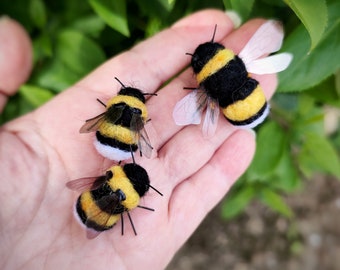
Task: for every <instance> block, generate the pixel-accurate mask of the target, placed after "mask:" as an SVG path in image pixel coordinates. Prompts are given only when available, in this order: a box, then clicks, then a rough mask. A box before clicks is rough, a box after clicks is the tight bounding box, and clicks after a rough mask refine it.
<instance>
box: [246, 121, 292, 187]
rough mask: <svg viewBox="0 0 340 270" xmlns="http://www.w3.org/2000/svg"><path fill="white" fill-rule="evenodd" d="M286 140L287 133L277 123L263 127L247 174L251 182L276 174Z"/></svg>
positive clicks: (266, 124) (269, 123) (268, 123)
mask: <svg viewBox="0 0 340 270" xmlns="http://www.w3.org/2000/svg"><path fill="white" fill-rule="evenodd" d="M285 140H286V138H285V133H284V131H283V130H282V129H281V128H280V126H279V125H278V124H277V123H275V122H267V123H265V124H264V125H262V126H261V128H260V130H259V132H258V135H257V139H256V141H257V147H256V152H255V156H254V159H253V162H252V163H251V165H250V167H249V169H248V172H247V173H248V175H249V176H250V179H249V180H250V181H252V180H255V181H257V180H259V179H264V178H265V177H266V176H268V175H269V174H273V173H274V172H275V170H276V167H277V165H278V164H279V162H280V160H281V157H282V154H283V150H284V147H285V145H286V144H285Z"/></svg>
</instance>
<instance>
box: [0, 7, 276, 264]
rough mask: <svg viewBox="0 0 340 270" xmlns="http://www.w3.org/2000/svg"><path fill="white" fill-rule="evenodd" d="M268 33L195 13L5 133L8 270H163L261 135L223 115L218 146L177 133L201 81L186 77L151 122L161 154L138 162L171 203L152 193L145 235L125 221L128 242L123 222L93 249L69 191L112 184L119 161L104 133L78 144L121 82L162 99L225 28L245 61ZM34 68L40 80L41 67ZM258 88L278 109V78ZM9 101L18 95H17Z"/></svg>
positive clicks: (193, 131)
mask: <svg viewBox="0 0 340 270" xmlns="http://www.w3.org/2000/svg"><path fill="white" fill-rule="evenodd" d="M263 22H264V21H263V20H260V19H257V20H252V21H249V22H247V23H246V24H244V25H243V26H242V27H240V28H238V29H237V30H233V24H232V22H231V20H230V19H229V18H228V17H227V16H226V15H225V14H224V13H222V12H221V11H216V10H205V11H201V12H198V13H195V14H193V15H190V16H189V17H186V18H184V19H182V20H180V21H179V22H177V23H176V24H174V25H173V26H172V27H171V28H169V29H166V30H164V31H163V32H161V33H159V34H157V35H155V36H154V37H152V38H150V39H148V40H146V41H144V42H141V43H140V44H138V45H137V46H135V47H134V48H132V49H130V50H129V51H127V52H124V53H122V54H120V55H118V56H116V57H114V58H112V59H111V60H109V61H107V62H106V63H104V64H103V65H102V66H100V67H98V68H97V69H96V70H94V71H93V72H92V73H91V74H89V75H88V76H86V77H85V78H83V79H82V80H81V81H79V82H78V83H77V84H75V85H74V86H72V87H70V88H69V89H67V90H66V91H64V92H63V93H61V94H60V95H58V96H56V97H55V98H54V99H53V100H51V101H50V102H48V103H47V104H45V105H44V106H42V107H40V108H39V109H37V110H36V111H34V112H32V113H29V114H27V115H25V116H23V117H21V118H18V119H16V120H14V121H11V122H9V123H7V124H6V125H4V126H2V127H1V128H0V170H1V180H0V181H1V182H2V183H1V186H2V187H1V190H0V204H1V210H0V211H1V212H0V268H1V269H56V268H58V269H94V268H95V269H107V268H108V267H110V268H112V267H115V268H116V269H136V266H138V267H139V268H140V269H164V268H165V267H166V265H167V264H168V263H169V261H170V260H171V258H172V257H173V255H174V254H175V252H176V251H177V250H178V249H179V248H180V247H181V245H182V244H183V243H184V242H185V241H186V240H187V239H188V238H189V236H190V235H191V234H192V233H193V231H194V230H195V229H196V228H197V226H198V225H199V223H200V222H201V221H202V219H203V218H204V217H205V216H206V215H207V213H208V212H209V211H210V210H211V209H212V208H213V207H214V206H215V205H216V204H217V203H218V202H219V201H220V200H221V199H222V198H223V196H225V194H226V193H227V191H228V190H229V189H230V187H231V185H232V184H233V183H234V182H235V181H236V180H237V178H238V177H239V176H240V175H241V174H242V173H243V172H244V171H245V170H246V168H247V167H248V165H249V163H250V161H251V159H252V157H253V154H254V150H255V136H254V133H253V132H252V131H247V130H238V129H236V128H234V127H232V126H231V125H229V124H228V123H227V122H226V120H225V119H223V118H222V116H221V114H220V117H221V118H220V119H219V123H218V128H217V131H216V134H215V135H214V136H213V137H212V138H210V139H204V138H203V137H202V132H201V129H200V127H199V126H187V127H179V126H176V125H175V124H174V121H173V119H172V110H173V107H174V105H175V104H176V102H177V101H178V100H180V98H182V97H183V96H184V95H186V94H187V93H188V92H186V91H184V90H182V88H183V86H195V85H196V82H195V78H194V76H193V72H192V70H191V69H187V70H186V71H184V72H183V73H181V74H180V75H179V76H178V77H176V78H175V79H174V80H173V81H171V83H170V84H167V85H166V86H165V87H163V88H161V90H160V91H158V96H153V97H150V98H149V100H148V102H147V106H148V110H149V117H150V118H151V119H152V121H150V122H149V123H148V124H147V125H146V130H147V131H148V135H149V137H150V141H151V143H152V145H153V147H154V149H155V151H154V153H153V157H152V158H151V159H146V158H140V157H137V156H136V161H137V163H138V164H140V165H141V166H143V167H144V168H145V169H146V170H147V171H148V174H149V176H150V179H151V184H152V185H153V186H154V187H156V188H157V189H158V190H160V191H161V192H162V193H163V194H164V196H163V197H161V196H159V195H158V194H157V193H156V192H154V191H152V190H150V191H149V192H148V193H147V194H146V196H145V197H143V198H142V199H141V202H140V204H141V205H144V206H148V207H152V208H154V209H155V212H150V211H147V210H143V209H134V210H133V211H131V216H132V219H133V222H134V225H135V227H136V229H137V232H138V236H134V234H133V231H132V228H131V226H130V224H129V222H128V219H127V217H126V216H125V219H124V221H125V226H124V231H125V235H124V236H122V235H121V234H120V231H121V225H120V223H119V222H118V223H117V225H116V226H115V227H114V228H113V229H112V230H110V231H107V232H105V233H101V234H100V235H99V236H98V237H97V238H95V239H92V240H89V239H87V238H86V233H85V231H84V229H83V228H82V227H81V226H80V225H79V223H77V221H76V220H75V218H74V216H73V211H72V210H73V205H74V202H75V200H76V198H77V196H78V195H79V193H77V192H74V191H71V190H69V189H67V188H66V187H65V183H66V182H67V181H69V180H72V179H77V178H81V177H87V176H97V175H101V174H103V172H104V171H105V170H106V169H107V168H109V167H110V166H111V165H112V164H113V162H112V161H109V160H105V159H104V158H103V157H101V156H100V155H99V154H98V153H97V152H96V151H95V149H94V147H93V143H92V142H93V137H94V134H93V133H90V134H79V132H78V131H79V128H80V127H81V126H82V124H83V123H84V120H85V119H88V118H91V117H93V116H95V115H97V114H99V113H101V112H102V111H103V107H102V105H101V104H99V103H98V102H96V98H100V99H101V100H103V101H105V102H106V101H107V100H108V99H109V98H110V97H111V96H113V95H115V94H116V93H117V92H118V91H119V87H120V86H119V85H118V83H116V82H115V80H114V76H117V77H118V78H119V79H120V80H121V81H122V82H124V84H126V85H133V86H135V87H138V88H140V89H142V90H143V91H144V92H149V93H150V92H156V91H157V90H158V89H159V88H160V87H161V86H162V84H163V83H164V82H166V81H167V80H168V79H169V78H171V77H173V76H175V74H177V73H178V72H179V71H180V70H182V69H183V68H184V67H186V66H187V65H188V63H189V61H190V58H188V56H186V55H185V53H186V52H193V51H194V49H195V48H196V46H197V45H198V44H200V43H202V42H205V41H207V40H210V38H211V35H212V31H213V27H214V25H215V24H217V25H218V29H217V33H216V37H215V40H216V41H218V42H221V43H223V44H224V45H225V46H227V47H228V48H231V49H233V50H234V51H235V52H236V53H238V52H239V51H240V50H241V49H242V48H243V46H244V45H245V44H246V42H247V41H248V40H249V38H250V37H251V36H252V34H253V33H254V32H255V31H256V29H257V28H258V27H259V26H260V25H261V24H262V23H263ZM12 23H13V22H12ZM0 27H1V28H3V27H5V26H4V25H2V24H0ZM7 27H8V25H7ZM2 31H3V30H2ZM0 33H1V31H0ZM23 34H24V35H25V33H24V32H23V31H16V32H12V39H17V42H19V43H20V40H21V39H22V38H23V36H22V35H23ZM18 46H19V45H18ZM29 48H30V47H29V46H28V47H27V46H22V48H21V49H20V52H21V53H19V54H11V55H7V56H6V57H8V59H7V60H6V61H5V63H4V61H0V65H4V64H6V63H10V62H11V61H14V62H16V63H20V61H23V59H21V60H20V59H16V58H24V57H27V54H30V51H29ZM5 49H6V48H4V46H2V47H1V48H0V50H1V51H4V50H5ZM2 57H5V55H3V56H2ZM20 68H23V66H21V65H17V66H16V67H15V68H12V73H11V75H8V76H11V77H10V78H9V79H10V80H11V81H15V82H16V84H15V86H19V85H20V83H22V81H23V78H26V77H25V76H23V77H18V76H17V73H16V71H15V70H16V69H17V70H19V69H20ZM25 69H27V70H26V71H25V72H27V73H29V70H30V69H31V66H29V65H28V66H25ZM3 70H4V67H1V68H0V71H1V72H2V73H3ZM25 72H23V73H25ZM2 73H1V76H0V77H2V75H3V74H2ZM16 76H17V77H16ZM254 77H255V76H254ZM256 79H258V80H259V81H260V83H261V85H262V87H263V89H264V91H265V93H266V96H267V97H268V98H269V97H270V96H271V95H272V94H273V92H274V89H275V87H276V76H275V75H265V76H256ZM1 90H2V91H1V93H2V94H5V95H10V94H13V88H10V87H8V88H7V87H3V88H2V89H1Z"/></svg>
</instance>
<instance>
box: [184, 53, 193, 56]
mask: <svg viewBox="0 0 340 270" xmlns="http://www.w3.org/2000/svg"><path fill="white" fill-rule="evenodd" d="M185 54H186V55H190V56H193V54H192V53H188V52H187V53H185Z"/></svg>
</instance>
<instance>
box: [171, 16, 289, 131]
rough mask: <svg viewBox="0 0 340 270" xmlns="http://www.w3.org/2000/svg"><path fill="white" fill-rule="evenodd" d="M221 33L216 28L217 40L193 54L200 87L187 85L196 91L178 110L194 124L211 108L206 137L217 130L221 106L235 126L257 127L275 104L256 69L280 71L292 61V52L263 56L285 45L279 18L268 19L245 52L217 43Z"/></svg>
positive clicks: (178, 118) (183, 120) (178, 116)
mask: <svg viewBox="0 0 340 270" xmlns="http://www.w3.org/2000/svg"><path fill="white" fill-rule="evenodd" d="M215 32H216V27H215V30H214V35H213V38H212V40H211V41H210V42H206V43H203V44H201V45H199V46H198V47H197V48H196V50H195V52H194V53H193V54H189V55H191V56H192V58H191V66H192V69H193V71H194V73H195V74H196V79H197V82H198V85H199V86H198V88H189V87H186V89H192V90H194V91H192V92H191V93H190V94H188V95H186V96H185V97H184V98H183V99H181V100H180V101H179V102H178V103H177V104H176V105H175V108H174V111H173V118H174V120H175V123H176V124H177V125H189V124H199V123H200V122H201V114H202V112H203V110H204V109H205V108H207V110H206V115H205V118H204V121H203V126H202V131H203V134H204V136H205V137H209V136H212V135H213V134H214V133H215V130H216V127H217V120H218V115H219V111H220V108H221V109H222V112H223V114H224V116H225V118H226V119H227V120H228V121H229V122H230V123H231V124H233V125H235V126H239V127H245V128H253V127H255V126H257V125H258V124H260V123H261V122H262V121H263V120H264V119H265V118H266V116H267V115H268V113H269V105H268V103H267V101H266V97H265V95H264V92H263V90H262V88H261V86H260V85H259V82H258V81H257V80H255V79H254V78H252V77H251V74H250V73H256V74H270V73H276V72H279V71H282V70H284V69H286V68H287V67H288V65H289V63H290V62H291V60H292V55H291V54H289V53H281V54H277V55H273V56H269V57H265V58H261V57H263V56H264V55H266V54H268V53H272V52H276V51H278V50H279V49H280V48H281V45H282V40H283V31H282V27H281V25H280V24H278V23H277V22H276V21H268V22H266V23H264V24H263V25H262V26H261V27H260V28H259V29H258V30H257V31H256V33H255V34H254V35H253V36H252V38H251V39H250V40H249V42H248V43H247V44H246V46H245V47H244V48H243V50H242V51H241V52H240V53H239V55H236V54H235V53H234V52H233V51H232V50H230V49H227V48H225V47H224V46H223V45H221V44H219V43H217V42H214V36H215ZM258 58H261V59H258Z"/></svg>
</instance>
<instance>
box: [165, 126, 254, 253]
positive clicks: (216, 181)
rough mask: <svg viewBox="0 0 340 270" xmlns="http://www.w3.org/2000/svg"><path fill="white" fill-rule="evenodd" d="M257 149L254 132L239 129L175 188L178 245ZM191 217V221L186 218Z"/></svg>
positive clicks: (173, 224) (172, 217)
mask: <svg viewBox="0 0 340 270" xmlns="http://www.w3.org/2000/svg"><path fill="white" fill-rule="evenodd" d="M254 152H255V138H254V134H253V133H252V132H249V131H245V130H238V131H236V132H235V133H233V134H232V135H231V136H230V138H229V139H228V140H227V141H226V142H225V143H224V144H223V145H222V146H221V148H220V149H219V150H218V151H217V152H216V154H215V155H214V156H213V157H212V158H211V160H210V161H209V162H208V163H207V164H206V165H205V166H204V167H203V168H202V169H200V170H199V171H198V172H197V173H196V174H195V175H194V176H193V177H191V178H190V179H188V180H187V181H184V182H182V183H180V184H179V185H178V186H177V187H176V188H175V190H174V192H173V194H172V196H171V200H170V204H169V212H168V214H169V222H170V226H169V227H170V228H173V231H172V232H170V233H171V235H173V236H174V238H173V239H178V240H179V242H176V244H177V247H178V246H180V245H182V243H183V242H184V241H185V240H186V239H187V238H188V237H189V236H190V234H191V233H192V232H193V231H194V229H195V228H196V227H197V226H198V225H199V223H200V222H201V221H202V219H203V218H204V217H205V216H206V214H207V213H208V212H209V211H210V210H211V209H212V208H213V207H214V206H215V205H216V204H217V203H218V202H219V201H220V200H221V199H222V198H223V196H224V195H225V194H226V192H227V191H228V190H229V189H230V187H231V186H232V185H233V184H234V182H235V181H236V179H238V178H239V177H240V175H241V174H242V173H243V172H244V171H245V170H246V168H247V167H248V165H249V164H250V162H251V159H252V157H253V155H254ZM183 198H185V203H184V202H183ZM183 204H184V205H183ZM192 213H195V214H194V215H193V214H192ZM188 217H190V222H185V220H186V219H187V218H188Z"/></svg>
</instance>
